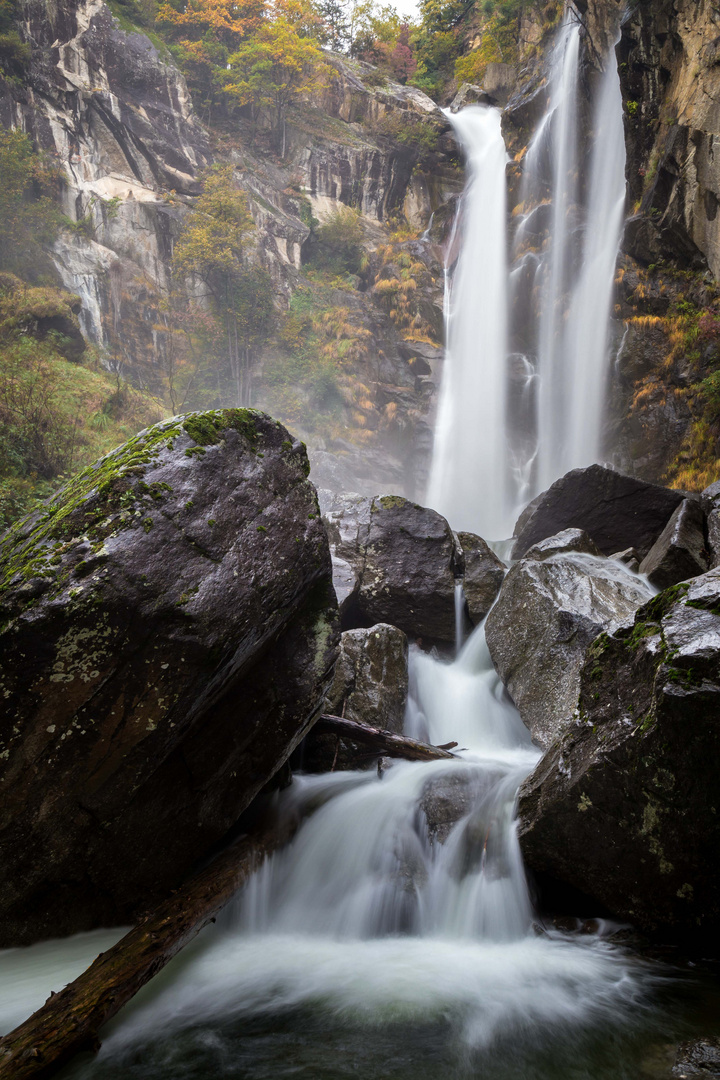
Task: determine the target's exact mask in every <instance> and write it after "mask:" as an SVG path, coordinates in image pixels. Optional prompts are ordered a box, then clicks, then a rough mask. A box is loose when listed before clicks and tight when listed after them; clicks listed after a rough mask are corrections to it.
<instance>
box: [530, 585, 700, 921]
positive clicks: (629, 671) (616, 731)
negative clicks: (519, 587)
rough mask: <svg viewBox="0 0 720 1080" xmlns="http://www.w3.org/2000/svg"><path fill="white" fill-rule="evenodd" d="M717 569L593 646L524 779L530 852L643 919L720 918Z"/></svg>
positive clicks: (557, 876) (533, 863) (537, 863)
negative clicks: (560, 723) (561, 726)
mask: <svg viewBox="0 0 720 1080" xmlns="http://www.w3.org/2000/svg"><path fill="white" fill-rule="evenodd" d="M719 611H720V571H718V570H711V571H709V572H708V573H707V574H704V575H702V576H701V577H698V578H695V579H694V580H693V581H691V582H689V583H686V584H682V585H677V586H674V587H673V588H671V589H667V590H666V591H665V592H663V593H660V594H659V595H658V596H656V597H655V598H654V599H653V600H651V601H650V602H649V603H647V604H645V605H644V606H643V607H641V608H640V609H639V610H638V612H637V615H636V617H635V621H634V625H632V626H630V627H627V626H625V627H622V628H621V629H619V630H617V631H615V632H614V633H612V634H602V635H601V636H600V637H598V639H597V640H596V641H595V642H594V643H593V644H592V646H591V647H590V649H589V650H588V654H587V660H586V663H585V665H584V667H583V670H582V673H581V679H580V694H579V700H578V708H579V714H578V717H577V719H576V720H575V721H574V722H573V723H572V724H571V725H570V726H569V727H566V729H565V730H564V731H563V732H562V733H561V735H560V737H559V738H558V739H557V740H556V741H555V742H554V743H553V744H552V746H551V747H550V749H549V750H548V752H547V753H546V755H545V757H544V758H543V759H542V760H541V762H540V764H539V765H538V766H537V768H536V770H535V772H534V773H533V775H532V776H531V777H530V778H529V779H528V780H527V781H526V782H525V784H524V785H523V787H522V788H521V791H520V800H519V817H520V825H519V832H520V842H521V846H522V850H523V853H524V856H525V859H526V861H527V863H528V865H529V866H530V867H531V868H532V869H533V870H535V871H537V872H539V873H541V874H543V875H546V876H547V877H549V878H551V879H553V880H554V881H556V882H561V883H563V884H565V885H569V886H572V887H573V888H575V889H579V890H580V891H581V892H583V893H584V894H585V895H587V896H591V897H593V898H594V900H596V901H599V902H600V903H602V904H604V905H605V906H606V908H608V909H609V910H610V911H611V912H613V913H614V914H615V915H616V916H618V917H620V918H623V919H628V920H630V921H631V922H633V923H635V924H636V925H639V926H642V927H644V928H646V929H648V930H664V931H665V932H666V933H673V934H682V933H686V934H701V933H702V932H703V931H704V929H705V928H708V930H709V929H710V928H711V927H713V926H716V925H717V923H718V920H719V919H720V815H719V814H718V812H717V810H718V807H717V792H718V784H717V761H718V753H719V752H720V727H719V726H718V704H717V703H718V695H719V694H720V615H719V614H718V612H719Z"/></svg>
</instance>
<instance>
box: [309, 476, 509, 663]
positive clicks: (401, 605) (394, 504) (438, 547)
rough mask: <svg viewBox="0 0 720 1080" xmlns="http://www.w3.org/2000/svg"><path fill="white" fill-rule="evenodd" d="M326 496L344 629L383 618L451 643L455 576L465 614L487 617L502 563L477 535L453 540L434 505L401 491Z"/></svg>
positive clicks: (412, 632)
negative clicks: (463, 594) (464, 598)
mask: <svg viewBox="0 0 720 1080" xmlns="http://www.w3.org/2000/svg"><path fill="white" fill-rule="evenodd" d="M323 497H324V498H323V512H324V514H325V519H326V521H327V525H328V533H329V537H330V546H331V552H332V561H333V581H334V584H335V589H336V592H337V595H338V600H339V603H340V612H341V616H342V620H343V629H346V628H347V629H351V628H353V627H358V626H372V625H374V624H375V623H377V622H386V623H391V624H392V625H393V626H398V627H400V628H401V629H402V630H404V631H405V633H406V634H408V636H410V637H412V638H416V637H418V636H419V637H422V638H426V639H429V640H430V641H437V642H445V643H452V642H454V640H455V602H456V597H455V586H456V583H460V582H462V583H463V586H464V588H465V590H466V594H467V607H468V615H469V618H470V621H471V622H472V623H473V624H476V623H477V622H479V621H480V620H481V619H482V618H483V617H484V616H485V614H486V613H487V611H488V610H489V608H490V606H491V604H492V602H493V601H494V599H495V597H496V596H497V593H498V590H499V588H500V584H501V582H502V579H503V576H504V574H505V567H504V564H503V563H502V562H500V560H499V559H498V558H497V557H496V556H495V555H494V554H493V552H492V551H491V550H490V548H489V547H488V545H487V544H486V543H485V541H484V540H482V539H481V538H480V537H479V536H475V535H473V534H472V533H461V534H460V537H459V539H458V537H456V536H455V534H454V533H453V531H452V529H451V528H450V526H449V525H448V523H447V521H446V520H445V518H444V517H442V516H441V515H440V514H438V513H437V512H436V511H435V510H430V509H428V508H427V507H424V506H418V505H417V503H413V502H409V500H407V499H403V498H401V497H400V496H398V495H382V496H376V497H375V498H372V499H370V498H365V497H364V496H360V495H332V494H330V493H323Z"/></svg>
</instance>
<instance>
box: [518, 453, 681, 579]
mask: <svg viewBox="0 0 720 1080" xmlns="http://www.w3.org/2000/svg"><path fill="white" fill-rule="evenodd" d="M682 501H683V495H682V492H680V491H672V490H671V489H670V488H663V487H658V485H657V484H648V483H646V482H645V481H644V480H637V479H635V477H632V476H624V475H623V474H622V473H619V472H615V471H614V470H613V469H605V468H603V467H602V465H591V466H590V467H589V468H587V469H573V470H572V472H569V473H566V474H565V476H562V477H561V478H560V479H559V480H556V481H555V483H554V484H553V485H552V486H551V487H549V488H548V490H547V491H545V492H543V494H542V495H539V496H538V497H537V498H536V499H534V500H533V502H532V503H531V504H530V506H528V507H527V508H526V509H525V511H524V512H523V514H522V515H521V516H520V518H519V520H518V523H517V525H516V526H515V536H516V540H515V546H514V547H513V551H512V558H513V559H520V558H522V556H523V555H524V554H525V552H526V551H527V550H528V548H531V547H532V545H533V544H537V542H538V541H539V540H544V539H545V537H547V536H554V534H555V533H559V532H562V530H563V529H583V530H584V531H585V532H586V533H588V535H589V536H590V537H591V538H592V539H593V540H594V541H595V543H596V544H597V546H598V548H599V549H600V551H601V552H602V553H603V555H612V554H613V552H616V551H623V550H624V549H625V548H629V547H634V548H635V549H636V550H637V551H638V553H639V554H640V555H641V556H642V557H644V556H645V555H647V553H648V551H649V550H650V548H651V547H652V545H653V544H654V543H655V541H656V540H657V538H658V536H659V535H660V533H661V532H662V531H663V529H664V528H665V525H666V524H667V522H668V519H669V518H670V515H671V514H672V513H673V511H674V510H675V509H676V507H677V506H679V504H680V503H681V502H682Z"/></svg>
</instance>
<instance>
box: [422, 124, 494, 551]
mask: <svg viewBox="0 0 720 1080" xmlns="http://www.w3.org/2000/svg"><path fill="white" fill-rule="evenodd" d="M448 116H449V119H450V120H451V122H452V124H453V127H454V128H455V131H456V134H457V136H458V138H459V140H460V142H461V144H462V146H463V148H464V150H465V153H466V157H467V167H468V183H467V189H466V191H465V194H464V196H463V199H462V204H461V208H460V215H459V220H460V222H461V231H462V237H463V240H462V246H461V249H460V255H459V258H458V260H457V265H456V267H455V271H454V274H453V275H452V283H451V284H447V285H446V298H445V317H446V338H447V355H446V364H445V375H444V378H443V385H442V388H441V395H440V404H439V409H438V421H437V428H436V437H435V440H436V441H435V451H434V454H433V462H432V468H431V474H430V490H429V496H428V499H429V503H430V505H431V506H434V507H435V508H436V509H437V510H439V511H440V513H442V514H444V515H445V517H447V518H448V519H449V520H450V521H451V522H452V524H453V528H456V529H467V530H470V531H474V532H477V531H478V530H479V529H480V527H481V526H482V527H483V528H484V529H485V532H486V534H487V535H489V536H491V537H501V536H502V535H503V530H504V528H505V520H506V517H507V513H508V507H507V505H506V498H507V490H506V486H505V475H506V471H507V448H506V434H505V413H506V378H505V360H506V356H507V257H506V235H505V214H506V211H505V204H506V181H505V164H506V161H507V153H506V151H505V143H504V141H503V137H502V131H501V130H500V114H499V113H498V112H497V111H496V110H495V109H482V108H479V107H478V106H470V107H469V108H467V109H463V111H462V112H460V113H458V114H457V115H453V114H452V113H449V114H448ZM456 227H457V222H456ZM447 278H448V275H446V281H447Z"/></svg>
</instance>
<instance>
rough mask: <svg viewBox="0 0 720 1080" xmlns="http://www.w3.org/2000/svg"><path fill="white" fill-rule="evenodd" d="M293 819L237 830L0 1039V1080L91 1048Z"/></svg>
mask: <svg viewBox="0 0 720 1080" xmlns="http://www.w3.org/2000/svg"><path fill="white" fill-rule="evenodd" d="M292 831H293V826H291V825H289V826H288V827H287V828H276V829H266V830H265V831H264V832H262V833H259V834H258V835H256V836H251V837H247V836H246V837H242V838H241V839H239V840H237V841H235V843H233V844H231V845H230V847H228V848H226V850H225V851H223V852H221V853H220V854H219V855H218V856H216V858H214V859H213V860H212V862H210V863H209V864H208V865H207V866H206V867H205V868H204V869H203V870H201V871H200V872H199V873H197V874H195V875H194V877H192V878H190V879H189V880H188V881H187V882H185V883H184V884H183V885H182V886H181V887H180V888H179V889H177V890H175V892H174V893H173V894H172V895H171V896H170V897H169V898H168V899H167V900H165V901H163V903H162V904H161V905H160V906H159V907H157V908H156V909H155V910H154V911H153V912H151V913H150V914H148V915H146V916H145V917H144V918H143V919H142V920H141V921H140V922H139V923H138V925H137V926H135V927H134V928H133V929H132V930H131V931H130V932H129V933H128V934H126V935H125V937H124V938H122V939H121V940H120V941H118V942H117V944H116V945H113V947H112V948H111V949H108V951H107V952H104V953H100V955H99V956H98V957H97V959H96V960H95V961H94V962H93V963H92V964H91V965H90V967H89V968H87V970H86V971H84V972H83V973H82V975H80V976H78V978H77V979H75V981H74V982H71V983H69V984H68V985H67V986H66V987H65V989H64V990H61V991H60V992H59V993H57V994H52V995H51V996H50V997H49V998H48V1000H47V1001H46V1002H45V1004H44V1005H43V1006H42V1008H40V1009H38V1011H37V1012H36V1013H33V1015H32V1016H31V1017H30V1018H29V1019H28V1020H26V1021H25V1022H24V1023H22V1024H20V1025H19V1027H16V1028H15V1030H14V1031H11V1032H10V1033H9V1034H8V1035H6V1036H5V1037H4V1038H2V1039H0V1078H2V1080H10V1078H12V1080H41V1078H44V1077H49V1076H52V1075H54V1074H55V1073H56V1072H57V1071H58V1070H59V1069H60V1068H61V1067H62V1066H63V1065H65V1064H66V1063H67V1062H68V1061H69V1060H70V1059H71V1058H72V1057H74V1056H75V1054H77V1053H79V1052H80V1051H82V1050H98V1049H99V1047H100V1042H99V1039H98V1032H99V1030H100V1028H101V1027H102V1025H103V1024H105V1023H107V1021H108V1020H110V1019H111V1018H112V1017H113V1016H115V1014H116V1013H117V1012H119V1010H120V1009H121V1008H122V1006H123V1005H125V1004H126V1003H127V1002H128V1001H129V1000H130V999H131V998H132V997H133V996H134V995H135V994H136V993H137V992H138V990H140V989H141V987H143V986H144V985H145V983H147V982H149V981H150V979H152V977H153V976H154V975H157V973H158V972H159V971H161V970H162V969H163V968H164V967H165V965H166V964H167V963H168V961H169V960H171V959H172V958H173V956H175V955H176V954H177V953H178V952H180V950H181V949H182V948H184V946H185V945H187V944H188V943H189V942H190V941H192V939H193V938H194V937H195V936H196V935H197V934H198V933H199V932H200V930H202V928H203V927H204V926H207V924H208V923H210V922H213V921H214V920H215V917H216V915H217V914H218V912H219V911H220V910H221V909H222V908H223V907H224V906H225V904H227V902H228V901H229V900H230V899H231V898H232V897H233V895H234V894H235V893H236V892H237V890H238V889H239V888H240V887H241V885H243V883H244V882H245V881H246V880H247V878H248V877H249V876H250V874H251V873H252V872H253V871H254V870H255V869H257V867H258V866H259V865H260V864H261V862H262V861H263V859H264V858H265V856H266V855H268V854H270V853H271V852H272V851H274V850H275V849H276V848H277V847H279V846H280V845H281V844H282V843H285V842H286V841H287V840H289V839H290V836H291V834H292Z"/></svg>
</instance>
